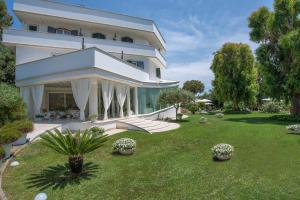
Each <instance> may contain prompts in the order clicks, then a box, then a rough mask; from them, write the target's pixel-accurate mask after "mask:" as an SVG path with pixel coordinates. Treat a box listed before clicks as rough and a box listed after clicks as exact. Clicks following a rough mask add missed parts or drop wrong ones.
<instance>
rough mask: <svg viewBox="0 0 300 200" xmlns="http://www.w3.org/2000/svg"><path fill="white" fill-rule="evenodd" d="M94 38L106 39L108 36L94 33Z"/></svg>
mask: <svg viewBox="0 0 300 200" xmlns="http://www.w3.org/2000/svg"><path fill="white" fill-rule="evenodd" d="M92 38H97V39H103V40H104V39H106V36H105V35H104V34H102V33H93V34H92Z"/></svg>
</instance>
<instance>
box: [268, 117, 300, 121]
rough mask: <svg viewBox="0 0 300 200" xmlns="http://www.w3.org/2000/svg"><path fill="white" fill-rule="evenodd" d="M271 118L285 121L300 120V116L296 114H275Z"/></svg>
mask: <svg viewBox="0 0 300 200" xmlns="http://www.w3.org/2000/svg"><path fill="white" fill-rule="evenodd" d="M270 119H272V120H278V121H283V122H300V116H294V115H273V116H271V117H270Z"/></svg>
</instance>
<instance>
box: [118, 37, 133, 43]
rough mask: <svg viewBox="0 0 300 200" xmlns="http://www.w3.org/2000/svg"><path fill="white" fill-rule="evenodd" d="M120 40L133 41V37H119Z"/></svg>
mask: <svg viewBox="0 0 300 200" xmlns="http://www.w3.org/2000/svg"><path fill="white" fill-rule="evenodd" d="M121 41H122V42H128V43H133V39H132V38H131V37H127V36H126V37H122V38H121Z"/></svg>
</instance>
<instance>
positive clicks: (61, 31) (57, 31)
mask: <svg viewBox="0 0 300 200" xmlns="http://www.w3.org/2000/svg"><path fill="white" fill-rule="evenodd" d="M56 33H57V34H64V35H71V31H70V30H68V29H64V28H58V29H56Z"/></svg>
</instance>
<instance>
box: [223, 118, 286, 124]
mask: <svg viewBox="0 0 300 200" xmlns="http://www.w3.org/2000/svg"><path fill="white" fill-rule="evenodd" d="M224 121H231V122H244V123H249V124H277V125H287V124H289V123H288V122H284V121H278V120H273V119H271V118H270V117H238V118H227V119H224Z"/></svg>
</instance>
